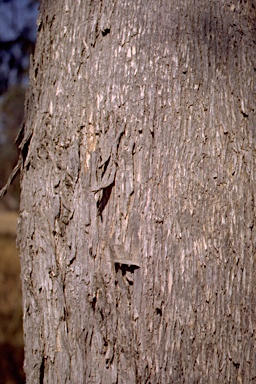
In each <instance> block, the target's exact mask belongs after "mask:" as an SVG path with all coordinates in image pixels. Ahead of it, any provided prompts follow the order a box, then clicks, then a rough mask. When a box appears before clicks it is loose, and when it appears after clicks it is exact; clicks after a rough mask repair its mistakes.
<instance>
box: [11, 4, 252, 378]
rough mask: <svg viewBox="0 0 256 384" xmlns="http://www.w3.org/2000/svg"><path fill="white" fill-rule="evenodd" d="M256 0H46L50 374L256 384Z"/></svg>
mask: <svg viewBox="0 0 256 384" xmlns="http://www.w3.org/2000/svg"><path fill="white" fill-rule="evenodd" d="M254 17H255V8H254V4H253V2H252V1H238V0H234V1H232V2H230V1H227V0H218V1H217V0H216V1H209V2H207V4H206V2H205V0H198V1H196V2H192V1H189V0H182V1H179V0H173V1H167V0H163V1H160V2H157V1H154V0H148V1H143V0H135V1H128V0H123V1H119V0H116V1H114V0H112V1H111V0H96V1H74V2H72V1H71V0H65V1H60V0H58V1H57V0H56V1H54V2H52V1H50V0H48V1H47V0H42V1H41V10H40V16H39V20H38V25H39V27H38V30H39V32H38V40H37V47H36V52H35V56H34V59H33V63H32V66H31V73H30V75H31V76H30V77H31V85H30V91H29V93H28V96H27V111H26V126H25V138H24V140H23V144H24V143H25V142H27V143H26V145H25V146H24V148H25V149H24V150H23V152H24V153H23V157H24V166H23V172H22V182H21V187H22V193H21V205H20V224H19V246H20V250H21V266H22V275H21V276H22V285H23V309H24V333H25V372H26V376H27V383H28V384H35V383H45V384H46V383H54V384H55V383H61V384H63V383H77V384H79V383H90V384H93V383H113V384H114V383H119V384H120V383H126V384H127V383H131V384H133V383H151V384H153V383H154V384H156V383H162V384H164V383H175V384H178V383H187V384H191V383H208V384H211V383H213V384H216V383H220V384H223V383H253V382H254V381H256V354H255V353H256V352H255V326H256V314H255V311H256V309H255V294H256V288H255V287H256V274H255V242H256V228H255V197H256V196H255V153H256V152H255V111H254V107H255V105H254V104H255V88H254V87H255V83H254V81H255V68H256V60H255V22H254Z"/></svg>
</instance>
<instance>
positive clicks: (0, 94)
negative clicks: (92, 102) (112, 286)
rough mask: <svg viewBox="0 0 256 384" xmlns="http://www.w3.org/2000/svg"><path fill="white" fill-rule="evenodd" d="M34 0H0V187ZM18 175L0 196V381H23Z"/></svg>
mask: <svg viewBox="0 0 256 384" xmlns="http://www.w3.org/2000/svg"><path fill="white" fill-rule="evenodd" d="M37 14H38V0H0V189H1V188H2V187H3V186H4V185H5V183H6V182H7V180H8V177H9V175H10V173H11V171H12V169H13V168H14V166H15V165H16V162H17V160H18V150H17V147H16V145H15V144H14V141H15V137H16V136H17V133H18V131H19V128H20V126H21V123H22V120H23V114H24V99H25V92H26V88H27V86H28V71H29V62H30V55H31V54H32V53H33V51H34V46H35V41H36V30H37V27H36V18H37ZM18 208H19V178H18V177H17V178H16V180H15V181H14V183H13V185H12V186H11V187H10V189H9V191H8V193H7V195H6V196H5V197H4V198H3V199H2V200H0V384H21V383H25V376H24V372H23V356H24V353H23V334H22V307H21V300H22V299H21V284H20V262H19V253H18V250H17V249H16V225H17V216H18Z"/></svg>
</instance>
